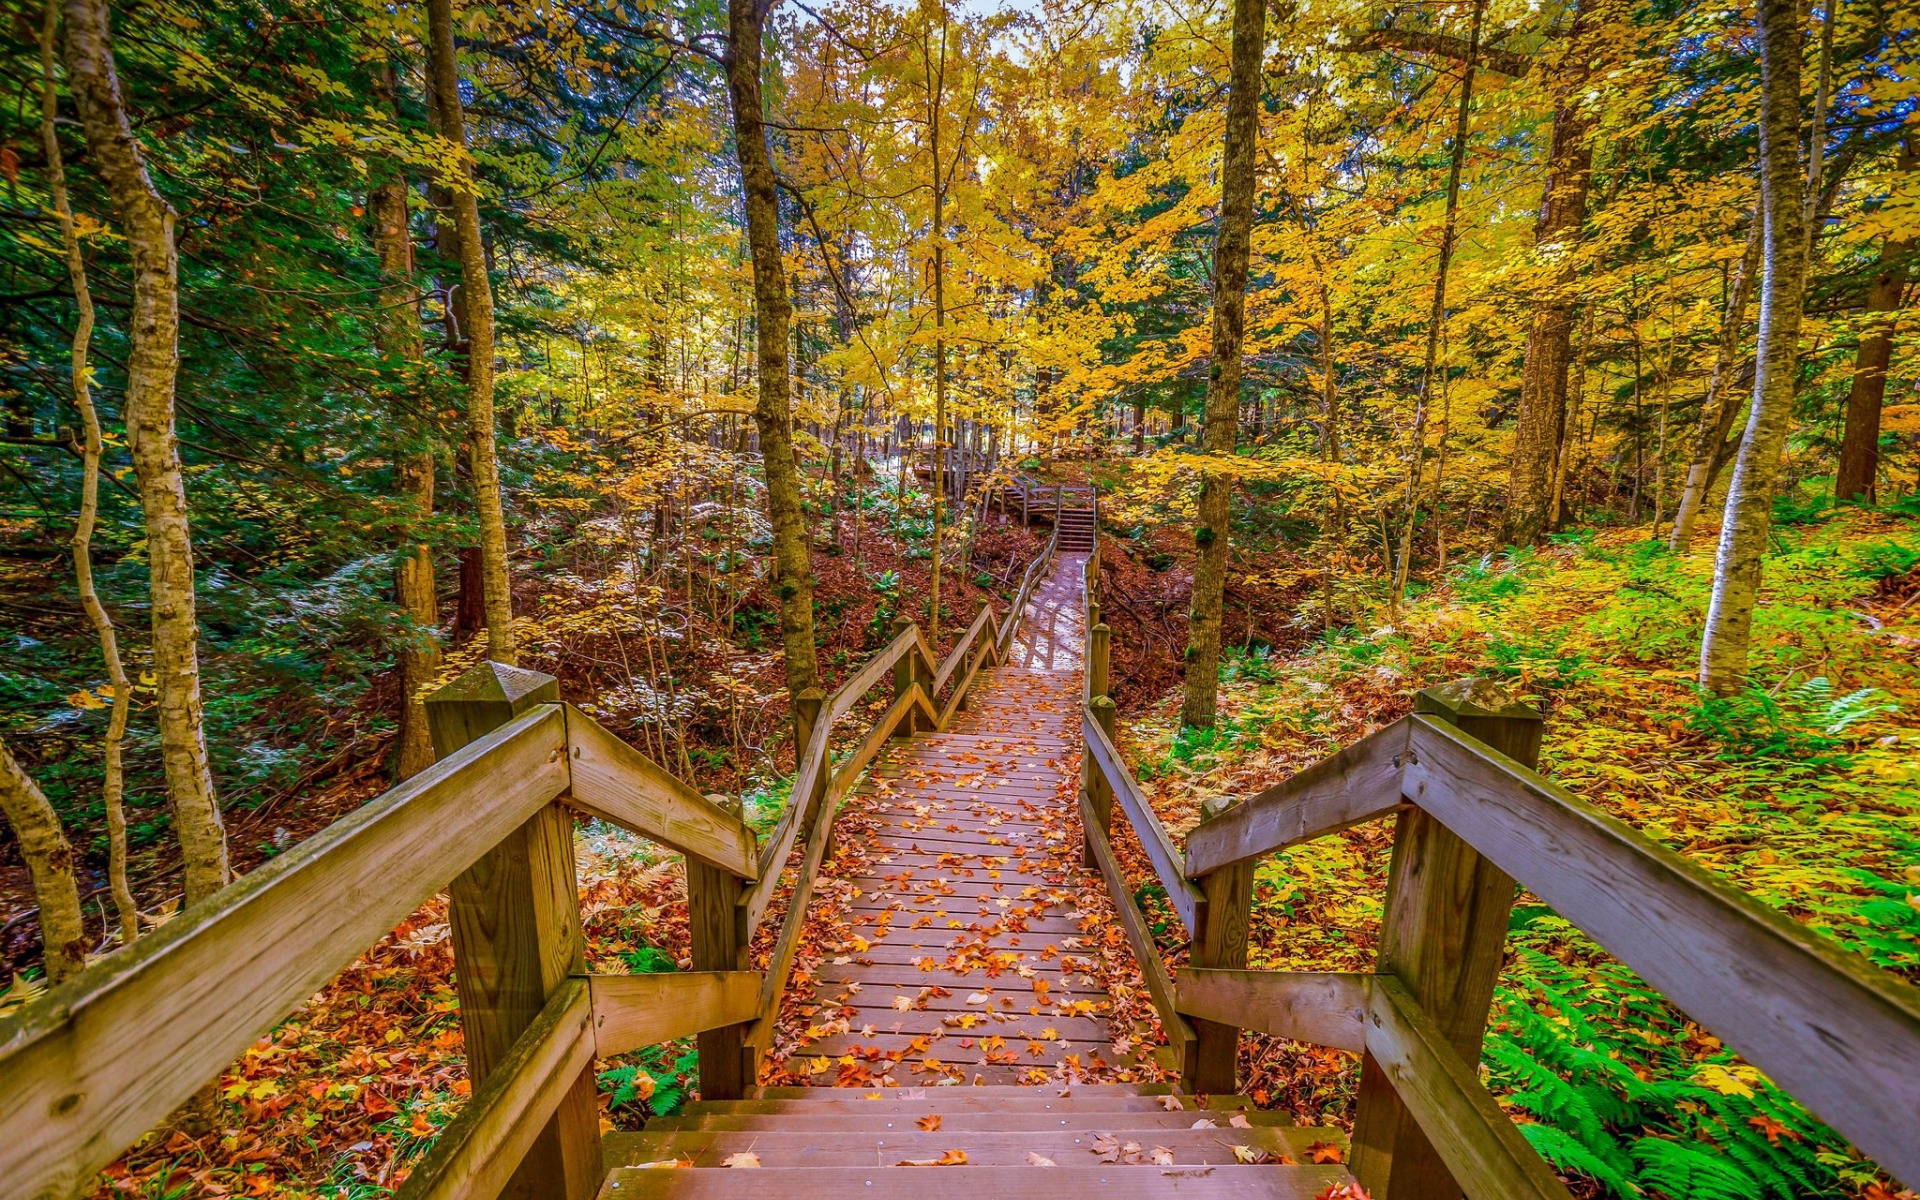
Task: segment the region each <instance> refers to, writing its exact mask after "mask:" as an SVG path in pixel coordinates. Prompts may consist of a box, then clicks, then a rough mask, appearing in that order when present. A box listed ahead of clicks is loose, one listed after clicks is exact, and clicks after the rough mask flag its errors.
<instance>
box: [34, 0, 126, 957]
mask: <svg viewBox="0 0 1920 1200" xmlns="http://www.w3.org/2000/svg"><path fill="white" fill-rule="evenodd" d="M59 26H60V6H59V5H58V4H48V5H47V15H46V21H45V23H44V25H43V26H42V27H41V31H40V86H41V95H40V140H41V142H42V144H43V145H44V146H45V147H46V152H47V190H48V191H49V192H50V193H51V195H52V199H53V213H54V217H55V218H56V219H57V220H58V221H59V222H60V242H61V245H62V248H63V249H64V250H65V251H66V256H67V277H68V279H70V280H71V281H72V282H73V298H74V302H75V304H76V305H77V306H78V308H79V310H80V320H79V323H78V324H77V325H75V327H74V330H73V356H72V361H71V365H70V367H69V376H70V378H71V380H72V387H73V406H74V408H75V409H77V410H78V411H79V413H80V429H81V442H80V519H79V520H78V521H76V522H74V526H73V541H72V543H71V544H72V546H73V575H74V582H75V585H76V586H77V588H78V589H79V592H80V607H81V608H83V609H85V610H86V614H87V620H88V621H90V622H91V623H92V624H93V629H94V634H95V635H96V636H97V637H98V638H99V639H100V658H101V660H102V662H103V663H104V665H105V666H106V669H107V679H108V681H109V682H110V683H111V684H112V685H113V707H112V709H111V711H110V712H109V713H108V716H107V736H106V739H105V741H104V743H103V745H102V746H101V750H102V753H103V755H104V757H105V759H106V768H105V777H104V778H103V779H102V781H101V786H100V798H101V803H102V805H103V807H104V808H105V809H106V814H107V884H108V887H109V889H110V890H111V891H112V892H113V907H114V911H115V912H116V913H117V914H118V916H119V918H120V943H121V945H125V946H130V945H132V944H133V942H134V940H135V939H137V938H138V937H139V936H140V909H139V907H138V906H137V905H136V904H135V903H134V899H133V889H132V888H131V887H130V886H129V885H128V883H127V810H126V803H125V798H126V778H127V772H126V765H125V763H124V762H123V761H122V757H121V749H122V745H123V743H124V742H125V741H126V736H127V708H128V706H129V705H130V704H131V703H132V700H133V683H132V681H131V680H129V679H128V678H127V669H126V667H125V665H123V664H122V663H121V661H120V638H119V635H118V633H117V632H116V631H115V629H114V627H113V617H112V616H111V615H109V614H108V612H107V607H106V605H104V604H102V603H101V602H100V593H99V592H98V591H97V590H95V588H94V586H93V530H94V527H95V525H96V524H98V522H99V518H100V456H101V453H102V449H103V447H102V444H101V434H100V413H99V410H97V409H95V408H94V406H93V389H92V387H91V385H90V384H89V383H88V379H87V371H88V367H87V352H88V349H89V346H90V343H91V342H92V339H93V292H92V290H91V289H90V288H89V287H88V286H87V264H86V260H85V259H84V258H82V257H81V254H80V238H79V235H78V234H77V233H76V232H75V230H74V223H73V205H72V203H71V201H69V200H68V198H67V172H66V166H65V163H64V162H63V160H62V157H61V153H60V133H59V129H58V127H57V126H56V125H55V123H54V117H55V115H56V114H57V113H58V111H59V108H60V100H59V89H58V87H57V86H56V84H55V81H54V74H53V59H54V43H55V41H56V34H57V33H58V31H59Z"/></svg>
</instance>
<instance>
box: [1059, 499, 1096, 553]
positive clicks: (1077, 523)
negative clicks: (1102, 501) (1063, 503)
mask: <svg viewBox="0 0 1920 1200" xmlns="http://www.w3.org/2000/svg"><path fill="white" fill-rule="evenodd" d="M1056 520H1057V521H1058V522H1059V526H1060V552H1061V553H1063V554H1086V553H1088V552H1090V551H1091V550H1092V549H1093V539H1094V524H1095V521H1096V520H1097V517H1096V515H1095V513H1094V510H1093V509H1092V508H1090V507H1089V508H1063V509H1061V510H1060V512H1059V514H1058V516H1057V517H1056Z"/></svg>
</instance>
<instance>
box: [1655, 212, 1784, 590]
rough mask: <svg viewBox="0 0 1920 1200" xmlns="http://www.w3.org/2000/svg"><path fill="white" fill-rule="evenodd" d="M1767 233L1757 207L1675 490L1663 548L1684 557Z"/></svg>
mask: <svg viewBox="0 0 1920 1200" xmlns="http://www.w3.org/2000/svg"><path fill="white" fill-rule="evenodd" d="M1765 229H1766V206H1765V205H1764V204H1760V205H1756V206H1755V208H1754V211H1753V222H1752V224H1751V225H1749V226H1748V228H1747V247H1746V250H1745V251H1744V252H1743V253H1742V254H1741V256H1740V266H1739V268H1738V269H1737V270H1736V272H1735V274H1734V277H1733V286H1732V287H1731V288H1730V289H1728V292H1727V307H1726V311H1725V313H1724V314H1722V316H1721V318H1720V344H1719V346H1718V347H1717V348H1716V349H1715V351H1714V356H1713V374H1712V375H1710V376H1708V377H1707V398H1706V400H1705V402H1704V403H1703V404H1702V405H1701V407H1700V428H1699V430H1698V432H1696V433H1695V434H1694V439H1693V455H1692V457H1691V458H1690V459H1689V460H1688V463H1687V482H1686V483H1685V485H1683V486H1682V488H1681V490H1680V504H1679V506H1678V507H1676V508H1675V509H1674V512H1673V536H1672V537H1671V538H1669V539H1668V542H1667V545H1668V546H1669V547H1670V548H1671V549H1672V550H1673V552H1674V553H1675V554H1685V553H1686V552H1687V551H1688V550H1689V549H1690V548H1691V547H1692V545H1693V527H1694V524H1695V522H1696V521H1698V520H1699V517H1700V509H1701V507H1702V506H1703V505H1705V503H1706V500H1707V493H1708V492H1711V491H1712V490H1713V481H1714V479H1715V477H1716V476H1718V475H1719V473H1720V464H1721V462H1722V459H1721V456H1720V448H1721V447H1722V446H1723V445H1725V444H1726V440H1727V435H1728V434H1729V433H1731V432H1732V431H1733V419H1734V417H1735V416H1737V415H1738V414H1739V411H1740V406H1739V405H1738V404H1735V403H1734V402H1733V397H1734V391H1733V387H1732V384H1733V373H1734V369H1735V367H1736V365H1737V364H1738V362H1739V353H1740V331H1741V329H1742V327H1743V326H1745V325H1746V323H1747V304H1748V302H1749V301H1750V300H1752V298H1753V277H1754V276H1755V275H1756V274H1757V273H1758V272H1759V270H1760V244H1761V241H1762V240H1763V238H1764V234H1765Z"/></svg>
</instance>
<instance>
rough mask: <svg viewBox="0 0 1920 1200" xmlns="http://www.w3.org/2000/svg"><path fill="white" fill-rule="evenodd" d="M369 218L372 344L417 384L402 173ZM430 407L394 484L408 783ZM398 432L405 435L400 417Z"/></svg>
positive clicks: (426, 619) (434, 604)
mask: <svg viewBox="0 0 1920 1200" xmlns="http://www.w3.org/2000/svg"><path fill="white" fill-rule="evenodd" d="M382 88H383V89H384V91H385V93H386V95H385V96H384V97H383V98H384V99H385V100H386V101H387V102H388V103H389V104H396V103H397V102H398V99H399V95H398V91H399V81H398V79H397V78H396V73H395V71H394V69H393V67H392V65H391V64H389V65H388V67H387V68H386V71H385V73H384V75H383V78H382ZM367 216H368V218H369V220H370V221H371V222H372V226H373V248H374V252H375V253H377V254H378V255H379V256H380V270H381V273H382V274H383V275H384V276H385V277H386V282H385V284H384V286H382V287H381V289H380V295H379V300H378V303H379V305H380V320H379V322H378V325H377V329H376V335H375V336H376V337H377V339H378V344H379V347H380V353H381V355H382V357H384V358H385V359H386V360H387V363H386V365H387V368H388V369H389V370H390V371H392V372H393V373H394V374H395V375H396V376H404V377H406V378H408V379H417V378H419V371H420V365H421V359H422V357H423V356H424V354H425V351H426V346H425V339H424V337H423V336H422V334H421V330H420V321H419V318H418V316H417V315H416V313H415V311H414V305H413V299H414V284H413V237H412V234H411V232H410V228H409V222H408V217H407V181H406V177H405V176H404V175H403V174H402V173H401V171H400V168H399V165H398V164H397V163H395V164H389V165H388V166H387V167H386V168H385V174H384V176H383V177H382V178H381V180H380V183H379V185H378V186H377V187H375V188H374V189H373V192H372V194H371V195H370V196H369V197H368V203H367ZM431 410H432V405H431V404H430V403H426V402H422V403H419V404H416V405H415V406H414V411H415V412H416V413H418V414H419V420H420V422H421V423H422V424H423V425H424V426H425V428H422V429H420V430H419V431H417V434H416V436H415V437H413V438H411V439H409V440H408V442H407V444H406V445H405V446H402V447H401V448H400V450H399V452H398V454H397V455H396V460H397V469H396V475H397V479H396V480H395V482H396V484H397V487H396V491H398V493H399V496H398V499H399V501H400V507H401V510H402V512H403V513H404V514H405V515H404V517H403V519H402V529H401V535H400V537H399V538H398V539H396V540H397V543H398V544H397V545H396V546H395V547H394V564H393V590H394V597H395V599H396V600H397V601H398V602H399V607H400V612H401V613H402V615H404V616H405V617H406V619H407V630H406V632H405V634H404V635H403V636H404V641H403V642H402V644H401V646H400V653H399V659H400V729H399V735H398V736H397V737H396V738H395V739H394V740H395V746H394V757H393V773H394V775H395V777H396V778H399V779H410V778H412V777H413V776H415V775H418V774H419V773H420V772H422V771H424V770H426V769H427V768H428V767H430V766H432V765H433V739H432V737H431V736H430V735H429V733H428V731H427V708H426V705H425V704H424V703H423V702H422V698H421V697H422V692H423V689H425V687H426V686H427V685H428V684H429V683H431V682H432V681H433V678H434V676H435V675H437V674H438V673H439V671H440V647H439V643H438V641H437V637H438V629H437V626H438V624H439V616H440V613H439V603H438V593H437V591H436V587H435V584H434V578H433V553H432V551H431V550H430V549H429V548H428V546H427V545H426V543H425V542H424V541H423V540H422V539H421V536H420V526H421V525H422V524H424V523H425V522H426V521H427V519H428V518H430V517H432V516H433V485H434V452H433V431H432V423H433V414H432V411H431ZM396 417H397V419H396V421H395V424H396V426H397V427H399V428H403V429H404V428H405V427H406V424H407V420H406V415H405V414H404V413H400V414H396Z"/></svg>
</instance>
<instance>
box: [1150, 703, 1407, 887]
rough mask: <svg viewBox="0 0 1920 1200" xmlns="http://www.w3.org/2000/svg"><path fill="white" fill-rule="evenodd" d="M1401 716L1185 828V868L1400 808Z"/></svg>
mask: <svg viewBox="0 0 1920 1200" xmlns="http://www.w3.org/2000/svg"><path fill="white" fill-rule="evenodd" d="M1407 736H1408V724H1407V718H1404V717H1403V718H1401V719H1400V720H1398V721H1395V722H1394V723H1393V724H1391V725H1389V726H1387V727H1386V728H1385V729H1382V730H1379V731H1378V732H1376V733H1373V734H1370V735H1368V736H1367V737H1365V738H1363V739H1361V740H1360V741H1358V742H1355V743H1354V744H1353V745H1351V746H1348V747H1347V748H1346V749H1344V750H1342V751H1340V752H1339V753H1338V754H1335V755H1333V756H1332V757H1330V758H1324V759H1321V760H1320V761H1319V762H1317V763H1315V764H1314V765H1313V766H1311V767H1308V768H1307V769H1306V770H1304V771H1301V772H1300V773H1299V774H1297V775H1294V776H1292V777H1291V778H1288V779H1286V780H1283V781H1282V782H1280V783H1277V784H1275V785H1274V786H1272V787H1270V788H1268V789H1267V790H1266V791H1264V792H1261V793H1260V794H1259V795H1257V796H1254V797H1252V798H1250V799H1247V800H1243V801H1241V802H1240V803H1238V804H1236V805H1234V806H1233V807H1232V808H1229V809H1228V810H1227V811H1225V812H1223V813H1221V814H1220V815H1219V816H1217V817H1215V818H1213V819H1212V820H1211V821H1202V822H1201V823H1200V824H1198V825H1196V826H1194V827H1193V829H1192V830H1191V831H1189V832H1188V834H1187V863H1186V873H1187V874H1188V875H1189V876H1191V877H1193V878H1195V879H1197V878H1199V877H1200V876H1202V875H1205V874H1206V873H1207V872H1209V871H1214V870H1218V869H1219V868H1221V867H1224V866H1228V865H1231V864H1233V863H1237V862H1244V861H1246V860H1248V859H1254V858H1260V857H1262V856H1264V855H1268V854H1272V853H1274V852H1275V851H1277V850H1284V849H1286V848H1287V847H1288V846H1295V845H1298V844H1300V843H1301V842H1309V841H1312V840H1313V839H1314V838H1317V837H1324V836H1326V835H1327V834H1329V833H1338V832H1339V831H1340V830H1342V829H1346V828H1348V827H1349V826H1353V825H1358V824H1361V823H1362V822H1365V821H1371V820H1373V819H1375V818H1376V817H1383V816H1385V815H1387V814H1388V813H1390V812H1393V811H1394V810H1396V809H1398V808H1400V807H1402V806H1403V805H1404V804H1405V801H1404V800H1403V799H1401V796H1400V762H1401V758H1402V757H1403V756H1404V754H1405V753H1406V748H1407Z"/></svg>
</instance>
